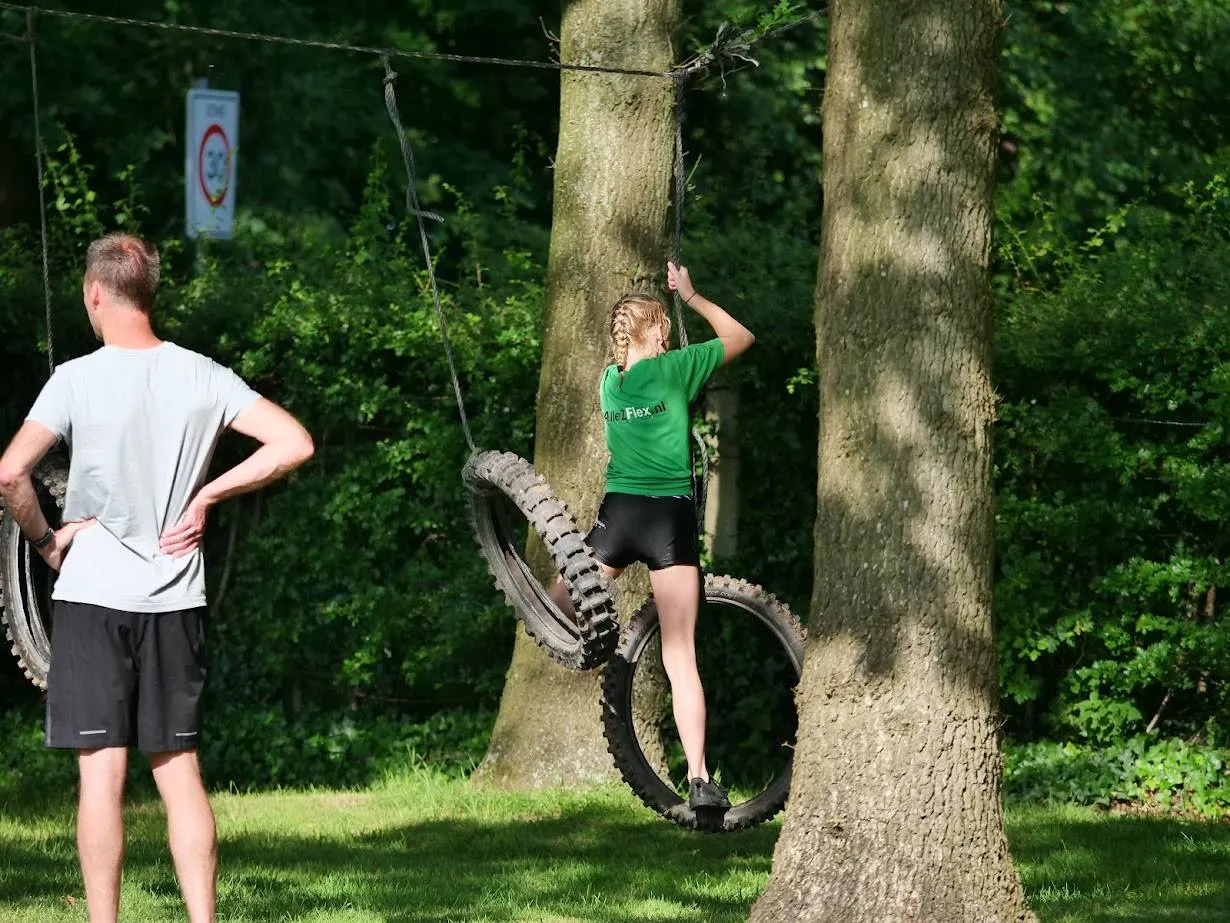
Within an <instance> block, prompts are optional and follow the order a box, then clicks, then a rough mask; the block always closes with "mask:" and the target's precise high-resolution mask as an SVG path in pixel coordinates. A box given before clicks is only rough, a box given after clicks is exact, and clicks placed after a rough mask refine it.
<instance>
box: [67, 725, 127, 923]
mask: <svg viewBox="0 0 1230 923" xmlns="http://www.w3.org/2000/svg"><path fill="white" fill-rule="evenodd" d="M77 767H78V769H79V771H80V773H81V797H80V800H79V801H78V805H77V854H78V855H79V856H80V858H81V877H82V879H84V881H85V905H86V909H87V910H88V911H89V914H90V923H116V921H117V920H118V919H119V914H120V876H121V874H122V870H123V867H124V778H125V776H126V774H127V771H128V748H127V747H106V748H104V749H101V750H79V751H78V752H77Z"/></svg>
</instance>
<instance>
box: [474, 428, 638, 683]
mask: <svg viewBox="0 0 1230 923" xmlns="http://www.w3.org/2000/svg"><path fill="white" fill-rule="evenodd" d="M462 478H463V480H464V481H465V484H466V487H467V488H469V498H470V511H471V513H472V515H473V522H474V531H475V534H476V536H477V537H478V544H479V546H480V547H481V548H482V552H483V556H484V557H485V558H486V559H487V565H488V568H489V569H490V571H491V575H492V576H493V577H494V578H495V583H496V586H497V587H498V588H499V589H500V590H502V591H503V592H504V596H505V598H506V599H507V600H508V604H509V605H510V606H512V607H513V609H514V610H515V611H516V613H517V616H518V618H520V619H521V624H522V625H524V626H525V631H526V633H527V634H528V635H529V636H530V637H531V638H533V639H534V641H536V642H537V643H538V644H539V645H541V646H542V647H543V649H544V650H546V652H547V654H548V655H550V657H551V658H552V659H553V660H556V661H557V662H559V663H561V664H563V665H564V666H566V667H570V668H572V669H575V670H590V669H593V668H594V667H598V666H601V665H602V664H604V663H606V662H607V661H608V660H609V659H610V658H611V655H612V654H613V653H614V651H615V646H616V644H618V642H619V621H618V618H617V617H616V613H615V601H614V597H613V594H612V590H611V585H610V583H609V582H608V580H607V579H606V577H605V576H604V575H603V573H602V570H601V568H600V567H599V566H598V561H597V559H595V558H594V553H593V550H592V549H591V548H590V547H589V545H588V544H586V542H585V536H584V535H583V534H582V533H581V532H580V530H578V529H577V524H576V521H575V520H574V519H573V518H572V514H571V513H569V512H568V507H567V506H566V505H565V504H564V502H563V501H562V500H560V499H559V497H557V496H556V495H555V492H554V491H553V490H552V489H551V487H550V485H548V484H547V482H546V481H545V480H544V479H543V477H542V476H541V475H540V474H538V472H537V471H535V470H534V466H533V465H531V464H530V463H529V462H528V461H526V460H525V459H523V458H521V457H520V456H518V455H514V454H513V453H511V452H478V453H476V454H474V455H472V456H471V457H470V460H469V461H468V462H466V466H465V468H464V470H463V472H462ZM510 503H511V506H513V507H515V508H516V509H517V510H519V511H520V514H521V516H523V517H524V518H525V519H526V520H527V521H528V522H529V524H530V526H531V527H532V528H533V529H534V531H535V532H536V533H537V534H538V537H539V538H540V539H541V540H542V543H543V544H544V545H545V546H546V549H547V552H548V553H549V554H550V556H551V559H552V561H553V562H554V564H555V569H556V570H557V571H558V572H559V574H560V576H561V577H563V578H564V582H565V583H566V584H567V586H568V592H569V595H570V596H571V598H572V605H573V608H574V609H575V610H576V617H575V619H573V618H569V617H568V616H567V615H565V614H564V613H563V612H561V611H560V609H559V608H558V607H557V606H556V605H555V604H554V603H553V602H552V601H551V598H550V596H549V595H548V593H547V590H546V588H544V587H543V585H542V584H541V583H540V582H539V581H538V578H536V577H535V576H534V574H533V572H532V571H531V570H530V567H529V565H528V564H527V563H526V562H525V559H524V558H523V557H522V553H521V549H520V548H519V547H518V544H519V542H518V540H517V536H518V534H519V529H518V528H517V525H518V524H516V523H515V522H514V519H515V516H514V514H513V513H512V510H511V508H510Z"/></svg>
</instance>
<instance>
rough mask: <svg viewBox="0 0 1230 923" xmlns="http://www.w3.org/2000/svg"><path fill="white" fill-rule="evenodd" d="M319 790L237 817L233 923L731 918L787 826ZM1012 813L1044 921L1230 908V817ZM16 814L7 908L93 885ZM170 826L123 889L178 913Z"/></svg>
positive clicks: (1153, 920) (1137, 921) (1102, 922)
mask: <svg viewBox="0 0 1230 923" xmlns="http://www.w3.org/2000/svg"><path fill="white" fill-rule="evenodd" d="M321 797H322V801H321V804H320V807H319V809H317V810H316V812H315V813H313V812H312V811H311V810H309V811H307V812H306V813H303V811H302V805H300V807H299V810H297V811H295V812H294V814H293V817H294V820H293V821H292V823H294V824H295V826H293V827H291V828H290V829H289V830H288V831H286V832H280V831H276V830H268V829H261V825H262V824H265V823H268V820H266V821H249V820H247V819H246V817H247V815H246V814H244V813H238V814H235V815H233V816H232V817H231V819H229V820H224V822H223V824H222V831H221V832H222V844H221V860H222V866H221V882H220V885H221V887H220V901H219V919H220V920H235V921H268V920H287V921H295V920H309V919H310V920H312V921H329V920H335V919H336V920H345V921H351V920H354V921H363V923H366V921H376V920H380V921H391V923H393V921H400V923H427V921H433V923H445V921H466V923H475V921H484V923H486V921H504V920H535V921H557V923H559V921H593V923H614V921H621V923H622V921H627V920H637V919H655V920H672V921H696V923H725V921H731V923H734V921H742V920H744V919H746V916H747V912H748V909H749V908H750V907H751V905H752V902H753V901H754V900H755V899H756V897H757V895H758V894H759V892H760V891H761V889H763V887H764V885H765V882H766V881H767V878H768V874H769V870H770V862H771V858H772V852H773V843H774V840H775V838H776V836H777V833H778V829H779V828H778V827H777V826H776V825H772V826H768V827H762V828H758V829H755V830H751V831H746V832H744V833H740V834H736V835H727V836H704V835H698V834H694V833H689V832H686V831H682V830H679V829H677V828H675V827H673V826H671V825H669V824H667V823H665V822H662V821H657V820H655V819H653V818H651V817H650V815H648V814H647V813H646V812H644V811H642V810H641V809H640V808H639V807H636V806H634V805H631V804H629V805H627V806H626V807H625V806H624V805H622V804H620V803H614V804H613V803H611V802H609V801H598V802H594V803H590V802H587V801H586V802H582V803H579V804H578V803H572V804H565V805H562V806H549V805H547V804H543V805H541V806H540V805H537V804H535V803H534V802H530V803H529V804H528V806H527V810H528V812H529V813H526V814H523V815H520V816H514V817H512V818H507V817H505V818H502V819H496V820H492V819H485V818H475V817H471V816H450V814H457V813H458V808H459V804H458V803H457V802H453V803H452V804H447V803H445V804H442V805H441V814H442V816H439V817H435V818H432V819H429V820H424V821H416V822H412V823H405V824H399V825H394V826H390V827H387V828H382V829H377V830H371V829H370V819H371V815H370V814H369V813H367V810H366V808H365V802H366V803H367V804H368V805H370V804H372V802H367V799H369V798H371V797H372V796H370V795H366V794H363V793H355V794H352V795H347V794H344V793H341V794H327V795H322V796H321ZM350 799H354V804H355V805H357V806H358V810H359V811H360V814H359V815H356V817H358V816H366V817H367V818H368V820H367V821H366V822H364V823H360V824H358V825H357V828H356V830H355V832H354V833H353V834H352V833H348V832H347V829H346V823H345V821H344V820H343V821H342V822H341V823H340V824H339V822H338V816H337V814H336V811H337V810H338V809H347V808H349V807H350V806H351V803H350ZM460 807H464V805H460ZM391 809H392V808H391ZM466 813H467V814H468V812H466ZM254 816H255V815H254ZM299 818H303V820H302V821H300V820H299ZM6 819H7V820H9V821H10V822H11V821H13V820H14V818H13V817H12V816H11V815H10V816H9V817H7V818H6ZM317 819H319V824H318V823H317ZM1008 820H1009V835H1010V839H1011V842H1012V847H1013V854H1014V856H1015V858H1016V861H1017V864H1018V866H1019V867H1020V869H1021V873H1022V877H1023V879H1024V881H1025V886H1026V890H1027V892H1028V894H1029V898H1030V902H1031V904H1032V906H1033V907H1034V909H1035V911H1036V912H1037V914H1038V917H1039V920H1040V921H1042V923H1076V921H1080V923H1111V921H1115V923H1124V921H1129V923H1146V921H1147V923H1157V921H1162V920H1165V921H1167V923H1213V921H1226V920H1230V875H1227V871H1226V870H1227V869H1228V868H1230V824H1216V823H1199V822H1188V821H1181V820H1173V819H1165V818H1156V819H1154V818H1136V817H1122V816H1110V817H1108V816H1104V815H1098V814H1096V813H1093V812H1092V811H1089V810H1085V809H1040V808H1034V807H1014V808H1012V809H1010V811H1009V815H1008ZM19 823H20V826H19V827H17V828H16V829H17V831H18V832H17V834H16V835H15V836H14V835H9V836H6V837H5V838H4V841H2V842H0V918H7V917H5V916H4V912H5V910H6V909H8V908H15V907H26V908H34V907H39V906H42V907H50V906H53V905H55V904H57V903H58V902H59V899H60V897H61V896H62V895H76V896H78V897H79V896H80V887H81V886H80V879H79V876H78V872H77V864H76V855H75V851H74V845H73V837H72V812H71V807H70V806H68V805H64V804H61V805H58V806H55V807H54V808H50V809H49V810H48V812H47V813H46V814H44V815H42V816H41V817H38V818H32V819H30V820H29V821H28V823H27V821H26V819H25V818H24V817H23V818H21V819H20V821H19ZM163 823H164V821H163V817H162V813H161V811H160V809H159V808H158V807H157V805H156V804H154V803H149V802H139V803H137V804H136V805H134V806H133V807H132V809H131V810H130V813H129V831H130V836H129V853H128V861H127V866H126V874H125V891H126V893H130V892H131V891H132V890H134V889H135V891H136V892H139V893H138V894H132V895H131V896H132V897H134V898H137V899H139V900H142V901H145V902H146V906H150V907H156V908H159V909H158V911H157V913H158V915H157V916H156V918H157V919H159V920H162V919H168V920H169V919H178V918H179V916H178V914H179V913H180V911H179V909H178V908H179V904H178V901H179V898H178V891H177V888H176V885H175V879H174V876H173V874H172V871H171V868H170V862H169V859H168V856H167V853H166V845H165V843H166V841H165V833H164V829H163ZM253 823H256V824H257V826H255V827H253V826H252V824H253ZM127 900H128V898H126V901H127ZM77 914H80V909H79V908H78V910H77V911H73V912H72V913H71V914H70V915H71V918H72V919H77V918H78V917H77ZM80 916H81V918H84V915H83V914H80ZM36 918H39V919H41V917H38V916H37V915H36V916H26V917H22V919H36ZM58 918H59V917H57V919H58ZM149 919H151V920H152V919H155V917H154V916H151V917H149Z"/></svg>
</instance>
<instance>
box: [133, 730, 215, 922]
mask: <svg viewBox="0 0 1230 923" xmlns="http://www.w3.org/2000/svg"><path fill="white" fill-rule="evenodd" d="M150 764H151V765H152V766H153V768H154V782H156V783H157V785H158V794H160V795H161V796H162V801H163V804H165V805H166V809H167V838H168V839H169V841H170V844H171V858H172V859H173V860H174V862H175V874H176V876H177V877H178V878H179V889H180V891H181V892H182V893H183V895H184V905H185V906H186V907H187V909H188V919H189V920H191V921H192V923H214V907H215V903H216V889H217V878H218V837H217V832H216V830H215V827H214V813H213V810H212V809H211V808H210V806H209V798H208V797H207V796H206V794H205V785H204V783H203V782H202V781H201V767H200V763H199V762H198V760H197V754H196V751H195V750H179V751H176V752H174V753H153V754H150Z"/></svg>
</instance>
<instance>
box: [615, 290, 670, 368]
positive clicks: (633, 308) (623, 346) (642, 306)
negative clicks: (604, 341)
mask: <svg viewBox="0 0 1230 923" xmlns="http://www.w3.org/2000/svg"><path fill="white" fill-rule="evenodd" d="M661 323H665V324H666V329H667V331H668V332H669V330H670V318H668V317H667V316H666V306H665V305H664V304H662V302H660V301H658V299H656V298H653V297H651V296H650V295H624V296H623V297H622V298H620V299H619V301H617V302H616V303H615V307H614V308H613V309H612V310H611V351H612V353H613V354H614V357H615V364H616V365H617V366H619V368H620V371H622V370H623V369H624V367H625V366H626V365H627V364H628V350H629V349H631V348H632V344H633V343H644V342H645V338H646V337H647V336H648V335H649V331H651V330H653V329H654V328H655V327H657V326H658V325H659V324H661Z"/></svg>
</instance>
